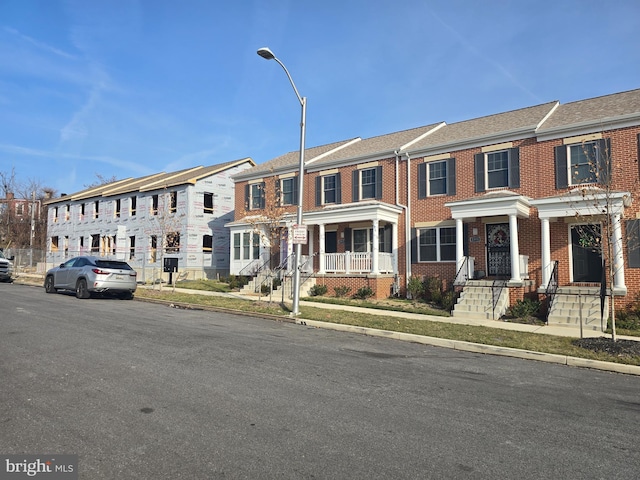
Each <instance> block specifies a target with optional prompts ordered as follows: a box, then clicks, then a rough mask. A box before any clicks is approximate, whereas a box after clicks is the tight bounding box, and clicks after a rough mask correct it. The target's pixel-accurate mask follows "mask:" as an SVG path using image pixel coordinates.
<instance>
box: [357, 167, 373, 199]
mask: <svg viewBox="0 0 640 480" xmlns="http://www.w3.org/2000/svg"><path fill="white" fill-rule="evenodd" d="M360 175H361V176H360V179H361V187H360V198H361V199H365V198H376V170H375V169H374V168H368V169H367V170H363V171H362V172H361V174H360Z"/></svg>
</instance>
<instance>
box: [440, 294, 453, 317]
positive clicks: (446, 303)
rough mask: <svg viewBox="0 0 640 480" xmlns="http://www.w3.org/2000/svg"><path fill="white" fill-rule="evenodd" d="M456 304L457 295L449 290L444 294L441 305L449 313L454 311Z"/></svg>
mask: <svg viewBox="0 0 640 480" xmlns="http://www.w3.org/2000/svg"><path fill="white" fill-rule="evenodd" d="M455 304H456V293H455V292H454V291H453V290H448V291H446V292H444V293H443V294H442V298H441V300H440V305H441V306H442V308H444V309H445V310H447V311H449V312H450V311H451V310H453V307H454V306H455Z"/></svg>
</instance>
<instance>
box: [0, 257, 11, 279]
mask: <svg viewBox="0 0 640 480" xmlns="http://www.w3.org/2000/svg"><path fill="white" fill-rule="evenodd" d="M11 260H13V257H9V258H7V257H5V256H4V253H3V252H2V250H0V281H2V282H12V281H13V263H11Z"/></svg>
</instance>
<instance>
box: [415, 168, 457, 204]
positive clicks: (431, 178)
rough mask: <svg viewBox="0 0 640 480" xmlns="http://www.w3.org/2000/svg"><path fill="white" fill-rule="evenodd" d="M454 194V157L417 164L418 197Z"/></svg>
mask: <svg viewBox="0 0 640 480" xmlns="http://www.w3.org/2000/svg"><path fill="white" fill-rule="evenodd" d="M455 194H456V159H455V158H448V159H446V160H442V161H434V162H426V163H419V164H418V198H426V197H428V196H431V195H455Z"/></svg>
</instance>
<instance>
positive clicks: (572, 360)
mask: <svg viewBox="0 0 640 480" xmlns="http://www.w3.org/2000/svg"><path fill="white" fill-rule="evenodd" d="M296 323H297V324H299V325H306V326H308V327H315V328H324V329H327V330H337V331H341V332H350V333H359V334H362V335H369V336H372V337H384V338H392V339H394V340H400V341H404V342H413V343H419V344H422V345H432V346H435V347H443V348H450V349H453V350H461V351H465V352H474V353H483V354H488V355H502V356H505V357H514V358H522V359H525V360H537V361H539V362H547V363H557V364H560V365H568V366H571V367H580V368H591V369H596V370H604V371H608V372H615V373H624V374H627V375H638V376H640V366H636V365H625V364H622V363H613V362H603V361H600V360H589V359H586V358H578V357H570V356H567V355H556V354H552V353H542V352H534V351H531V350H520V349H518V348H509V347H497V346H494V345H484V344H480V343H471V342H464V341H462V340H449V339H446V338H437V337H426V336H423V335H415V334H412V333H402V332H392V331H389V330H378V329H375V328H367V327H357V326H352V325H343V324H339V323H329V322H321V321H318V320H305V319H296Z"/></svg>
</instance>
